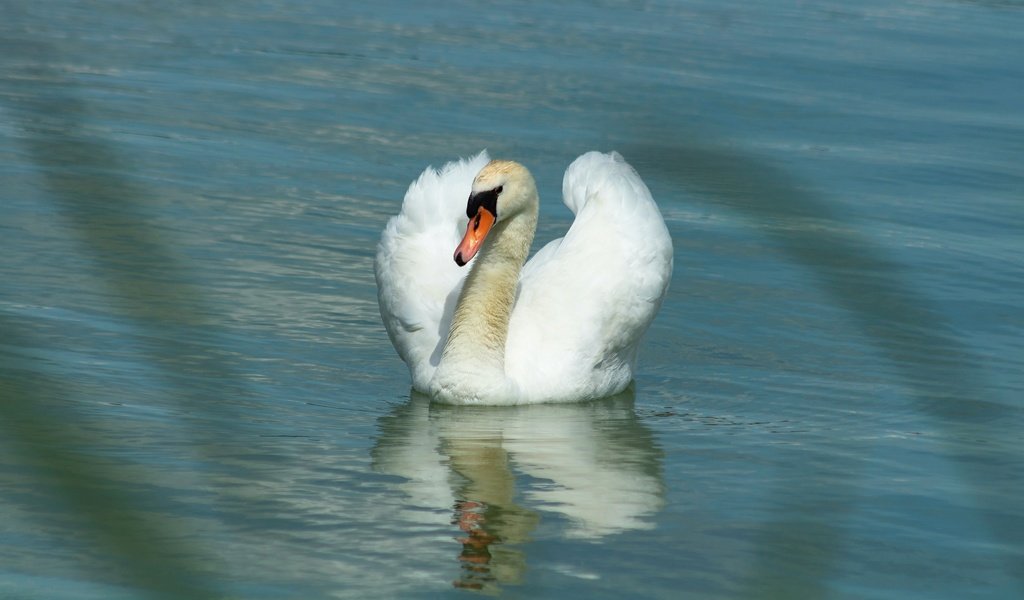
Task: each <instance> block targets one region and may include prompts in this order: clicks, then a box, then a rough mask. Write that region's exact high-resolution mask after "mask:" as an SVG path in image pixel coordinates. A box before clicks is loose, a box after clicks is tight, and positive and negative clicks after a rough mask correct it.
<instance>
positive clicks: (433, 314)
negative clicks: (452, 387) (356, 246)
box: [374, 151, 490, 391]
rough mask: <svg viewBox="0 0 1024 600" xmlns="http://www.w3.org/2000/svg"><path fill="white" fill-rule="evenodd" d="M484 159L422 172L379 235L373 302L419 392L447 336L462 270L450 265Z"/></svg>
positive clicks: (461, 162)
mask: <svg viewBox="0 0 1024 600" xmlns="http://www.w3.org/2000/svg"><path fill="white" fill-rule="evenodd" d="M489 160H490V158H489V157H488V156H487V153H486V151H485V152H481V153H480V154H478V155H476V156H474V157H472V158H469V159H465V160H461V161H455V162H450V163H448V164H447V165H445V166H444V167H443V168H441V169H440V170H434V169H433V168H427V170H425V171H424V172H423V174H422V175H420V176H419V178H418V179H417V180H416V181H414V182H413V183H412V184H410V186H409V189H408V191H407V192H406V193H405V200H404V201H403V202H402V210H401V212H400V213H399V214H398V215H396V216H394V217H392V218H391V219H390V220H389V221H388V224H387V227H385V229H384V232H383V234H382V235H381V239H380V243H379V244H378V246H377V256H376V260H375V261H374V274H375V275H376V278H377V301H378V304H379V306H380V315H381V319H382V320H383V321H384V327H385V328H386V329H387V331H388V336H389V337H390V338H391V343H392V344H394V346H395V349H396V350H397V351H398V354H399V356H401V357H402V360H404V361H405V363H406V365H408V367H409V371H410V374H411V375H412V380H413V387H414V388H416V389H417V390H420V391H425V390H426V386H427V383H428V382H429V381H430V377H431V376H432V375H433V373H434V370H435V368H436V367H437V363H438V361H439V360H440V353H441V350H442V346H443V343H444V339H445V337H446V336H447V334H448V328H449V326H450V324H451V319H452V314H453V312H454V310H455V302H456V300H457V299H458V295H459V291H460V289H461V287H462V282H463V280H464V279H465V277H466V274H467V273H468V271H469V270H468V269H466V268H460V267H458V266H457V265H456V264H455V261H454V260H453V259H452V252H453V251H454V250H455V247H456V245H458V243H459V240H460V239H461V237H462V233H463V230H464V229H465V227H466V223H467V218H466V199H467V198H468V197H469V192H470V188H471V187H472V184H473V178H474V177H475V176H476V174H477V173H478V172H479V171H480V169H482V168H483V167H484V165H486V164H487V162H488V161H489Z"/></svg>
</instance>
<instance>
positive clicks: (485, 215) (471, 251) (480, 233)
mask: <svg viewBox="0 0 1024 600" xmlns="http://www.w3.org/2000/svg"><path fill="white" fill-rule="evenodd" d="M494 221H495V216H494V213H492V212H491V211H489V210H487V209H486V208H484V207H482V206H481V207H480V208H479V209H478V210H477V211H476V216H475V217H473V218H472V219H470V220H469V225H468V226H467V227H466V235H465V236H463V238H462V242H460V243H459V246H458V247H457V248H456V249H455V264H457V265H459V266H460V267H464V266H466V263H468V262H469V261H470V259H472V258H473V257H474V256H476V253H477V251H478V250H480V246H482V245H483V243H484V238H486V237H487V234H488V233H489V232H490V231H491V227H494Z"/></svg>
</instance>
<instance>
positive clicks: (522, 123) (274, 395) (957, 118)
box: [0, 0, 1024, 600]
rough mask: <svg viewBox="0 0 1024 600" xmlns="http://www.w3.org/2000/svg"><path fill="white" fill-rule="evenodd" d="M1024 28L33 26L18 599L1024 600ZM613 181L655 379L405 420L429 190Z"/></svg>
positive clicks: (833, 20) (552, 223)
mask: <svg viewBox="0 0 1024 600" xmlns="http://www.w3.org/2000/svg"><path fill="white" fill-rule="evenodd" d="M1021 31H1024V5H1022V4H1021V3H1019V2H953V1H939V0H920V1H914V2H909V3H902V4H899V5H893V4H892V3H885V2H878V1H874V0H870V1H868V2H862V3H859V4H856V5H850V4H849V3H841V2H835V1H832V0H821V1H818V2H795V1H786V0H767V1H764V2H754V3H750V2H736V1H733V0H727V1H724V2H709V1H691V2H671V1H650V2H647V1H622V2H618V1H606V2H598V3H586V2H575V1H574V2H565V3H559V4H556V5H549V4H541V3H534V2H502V3H497V2H480V3H475V2H462V1H456V2H450V3H443V4H441V5H436V6H435V5H429V4H428V5H422V6H414V5H411V4H409V3H404V2H393V1H389V0H384V1H381V2H374V3H368V4H365V5H354V4H353V5H349V3H336V2H325V1H322V0H311V1H309V2H304V3H298V2H286V1H282V0H265V1H256V0H244V1H243V0H239V1H228V2H221V3H215V4H212V5H204V4H201V3H200V4H197V3H191V2H174V1H171V2H163V3H132V2H109V3H99V4H97V3H94V2H89V3H87V2H76V1H66V2H38V3H30V4H29V3H22V4H21V5H19V6H13V5H11V6H8V7H6V8H5V17H4V19H3V23H0V33H2V35H0V40H2V41H0V48H2V51H0V115H2V117H3V118H2V119H0V135H2V139H3V142H2V143H0V172H2V174H3V181H4V185H3V194H2V204H0V232H2V241H0V253H2V256H3V259H2V260H0V279H2V281H3V285H2V286H0V330H2V332H3V333H2V334H0V382H2V388H0V390H2V391H0V394H2V399H0V473H2V478H3V479H2V492H0V531H2V532H3V535H0V596H4V597H12V598H59V599H76V600H77V599H98V598H103V599H108V598H115V599H117V598H140V597H154V598H257V599H258V598H275V599H278V598H303V599H305V598H392V597H402V598H405V597H413V598H416V597H448V596H451V597H456V596H457V597H468V596H472V595H474V594H484V595H495V594H500V595H504V596H509V597H530V598H535V597H559V598H588V599H591V598H623V597H642V598H678V597H696V598H737V597H742V598H747V597H775V598H801V597H805V598H821V597H833V598H901V599H903V598H929V599H933V598H963V597H989V598H1012V597H1020V595H1021V594H1024V504H1022V503H1021V502H1020V498H1021V497H1024V456H1022V451H1021V444H1020V439H1021V431H1024V429H1022V426H1024V401H1022V399H1024V336H1022V331H1024V306H1022V302H1021V297H1022V295H1024V236H1022V232H1024V203H1022V193H1024V174H1022V172H1021V159H1022V157H1024V86H1022V85H1021V81H1024V60H1021V58H1022V50H1024V46H1022V38H1021V35H1020V32H1021ZM485 148H486V149H488V151H489V152H490V154H491V155H492V156H497V157H503V158H510V159H514V160H518V161H520V162H522V163H523V164H525V165H527V166H528V167H529V168H530V169H531V171H532V172H533V174H534V176H535V178H536V180H537V184H538V189H539V192H540V196H541V211H540V227H539V230H538V234H537V238H536V240H535V242H534V250H536V249H538V248H539V247H540V246H541V245H543V244H545V243H547V242H548V241H550V240H552V239H555V238H557V237H559V236H561V235H562V234H563V233H564V231H565V230H566V228H567V227H568V225H569V223H570V222H571V218H572V215H571V213H570V212H569V211H568V210H567V209H566V208H565V206H563V205H562V203H561V198H560V196H561V178H562V173H563V172H564V169H565V168H566V167H567V166H568V165H569V163H570V162H571V161H572V160H573V159H574V158H575V157H576V156H578V155H580V154H582V153H583V152H586V151H588V150H592V149H597V150H602V151H610V150H617V151H619V152H620V153H622V154H623V156H624V157H625V158H626V160H628V161H629V162H630V163H631V164H632V165H633V166H634V167H635V168H636V170H637V171H638V172H639V174H640V175H641V177H643V179H644V181H645V182H646V183H647V185H648V186H649V187H650V189H651V191H652V193H653V195H654V198H655V199H656V201H657V202H658V204H659V206H660V208H661V211H662V214H663V215H664V217H665V220H666V223H667V224H668V227H669V231H670V233H671V235H672V238H673V242H674V247H675V269H674V273H673V279H672V282H671V286H670V289H669V293H668V296H667V298H666V300H665V302H664V305H663V307H662V309H661V312H660V314H659V315H658V317H657V318H656V320H655V321H654V323H653V325H652V326H651V329H650V330H649V331H648V334H647V336H646V337H645V339H644V342H643V345H642V346H641V351H640V359H639V363H638V368H637V372H636V378H635V382H634V383H633V384H632V385H631V386H630V388H629V389H627V390H626V392H625V393H623V394H621V395H619V396H616V397H613V398H608V399H604V400H600V401H595V402H587V403H579V404H562V405H536V406H524V407H505V408H486V407H473V408H470V407H462V408H460V407H448V406H441V405H436V404H432V403H431V402H430V401H429V399H428V398H425V397H422V396H419V395H418V394H416V393H413V392H412V391H411V389H410V385H409V378H408V371H407V370H406V368H405V366H404V365H403V364H402V362H401V361H400V360H399V358H398V357H397V355H396V354H395V352H394V350H393V349H392V347H391V345H390V343H389V341H388V337H387V334H386V332H385V331H384V328H383V326H382V324H381V321H380V316H379V314H378V309H377V302H376V288H375V283H374V278H373V266H372V265H373V256H374V253H375V246H376V243H377V240H378V239H379V236H380V232H381V230H382V229H383V227H384V224H385V223H386V221H387V219H388V218H389V217H390V216H391V215H393V214H395V213H396V212H397V211H398V209H399V208H400V205H401V200H402V197H403V194H404V192H405V189H406V187H407V186H408V184H409V183H410V182H411V181H412V180H413V179H414V178H415V177H417V176H418V175H419V173H420V172H422V170H423V169H424V168H426V167H427V166H428V165H433V166H435V167H440V166H442V165H443V164H445V163H446V162H448V161H450V160H454V159H457V158H459V157H466V156H471V155H474V154H476V153H477V152H479V151H480V150H482V149H485Z"/></svg>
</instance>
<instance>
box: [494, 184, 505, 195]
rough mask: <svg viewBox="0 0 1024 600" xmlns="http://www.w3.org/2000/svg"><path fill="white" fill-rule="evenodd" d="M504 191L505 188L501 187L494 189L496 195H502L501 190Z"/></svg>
mask: <svg viewBox="0 0 1024 600" xmlns="http://www.w3.org/2000/svg"><path fill="white" fill-rule="evenodd" d="M503 189H504V186H501V185H499V186H498V187H496V188H494V193H495V194H500V193H501V190H503Z"/></svg>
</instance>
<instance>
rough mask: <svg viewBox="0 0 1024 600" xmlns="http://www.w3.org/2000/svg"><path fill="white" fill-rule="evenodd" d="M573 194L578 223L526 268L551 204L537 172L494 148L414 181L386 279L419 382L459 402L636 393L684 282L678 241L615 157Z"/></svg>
mask: <svg viewBox="0 0 1024 600" xmlns="http://www.w3.org/2000/svg"><path fill="white" fill-rule="evenodd" d="M562 193H563V196H564V201H565V204H566V206H568V207H569V209H570V210H572V211H573V212H574V213H576V219H575V221H574V222H573V224H572V226H571V227H570V228H569V231H568V232H567V233H566V235H565V237H563V238H561V239H558V240H555V241H553V242H551V243H549V244H548V245H546V246H544V248H542V249H541V250H540V251H539V252H537V254H536V255H535V256H534V257H533V258H532V259H531V260H530V262H529V263H526V265H525V267H524V264H523V263H524V262H525V261H526V256H527V254H528V253H529V249H530V243H531V242H532V241H533V236H534V231H535V229H536V225H537V210H538V198H537V188H536V185H535V184H534V181H533V177H532V176H531V175H530V172H529V171H527V170H526V168H525V167H523V166H522V165H520V164H518V163H515V162H511V161H502V160H494V161H491V160H489V158H488V156H487V154H486V153H485V152H481V153H480V154H479V155H477V156H476V157H474V158H472V159H469V160H464V161H459V162H452V163H449V164H447V165H445V167H444V168H443V169H441V171H439V172H438V171H434V170H433V169H430V168H428V169H427V170H426V171H424V172H423V174H422V175H420V177H419V179H417V180H416V181H415V182H413V183H412V184H411V185H410V186H409V190H408V191H407V192H406V194H405V200H404V202H403V204H402V211H401V212H400V213H399V214H398V215H397V216H395V217H392V218H391V220H390V221H389V222H388V224H387V227H386V228H385V229H384V233H383V235H382V236H381V241H380V244H379V246H378V249H377V257H376V261H375V263H374V271H375V274H376V277H377V290H378V295H377V298H378V302H379V304H380V313H381V317H382V319H383V321H384V326H385V328H386V329H387V331H388V335H389V336H390V337H391V342H392V343H393V344H394V346H395V349H396V350H397V351H398V354H399V356H401V357H402V360H404V361H405V363H406V364H407V365H408V367H409V371H410V374H411V375H412V385H413V388H415V389H416V390H418V391H421V392H424V393H426V394H429V395H430V396H431V397H433V398H434V399H435V400H438V401H441V402H447V403H451V404H525V403H536V402H559V401H579V400H586V399H592V398H600V397H604V396H608V395H611V394H615V393H618V392H620V391H622V390H623V389H625V388H626V386H627V385H629V382H630V381H631V380H632V378H633V368H634V365H635V363H636V354H637V347H638V345H639V343H640V337H641V336H642V335H643V333H644V332H645V331H646V330H647V327H648V325H650V323H651V320H652V319H653V318H654V315H655V314H656V313H657V311H658V308H659V307H660V306H661V301H662V298H663V297H664V295H665V291H666V290H667V288H668V283H669V279H670V278H671V275H672V239H671V237H670V236H669V233H668V229H667V228H666V227H665V222H664V220H662V218H661V213H660V212H659V211H658V207H657V205H656V204H655V203H654V200H653V199H652V198H651V193H650V191H648V189H647V186H645V185H644V183H643V181H641V180H640V177H639V176H638V175H637V174H636V171H634V170H633V168H632V167H630V166H629V164H627V163H626V161H625V160H623V158H622V157H621V156H619V154H617V153H615V152H612V153H610V154H601V153H599V152H588V153H587V154H584V155H583V156H581V157H579V158H577V159H576V160H575V161H574V162H573V163H572V164H571V165H570V166H569V168H568V169H567V170H566V172H565V178H564V180H563V183H562ZM467 197H468V198H469V200H468V203H467V201H466V200H465V198H467ZM463 229H464V230H465V235H464V236H462V234H461V231H462V230H463ZM460 239H461V242H460ZM453 250H454V252H455V256H454V258H455V260H454V261H453V260H452V251H453ZM477 254H479V256H477V257H476V258H475V259H473V257H474V255H477ZM471 259H473V263H472V266H471V267H470V268H469V269H468V270H467V269H465V268H463V265H465V264H466V263H467V262H469V261H470V260H471Z"/></svg>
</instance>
